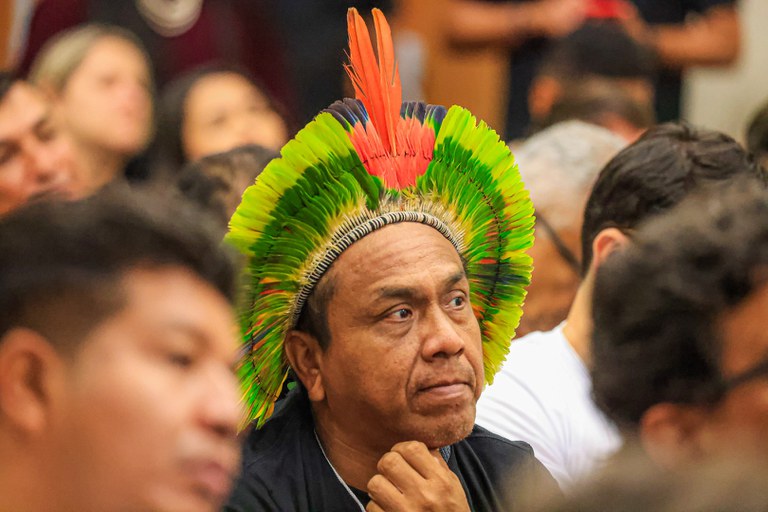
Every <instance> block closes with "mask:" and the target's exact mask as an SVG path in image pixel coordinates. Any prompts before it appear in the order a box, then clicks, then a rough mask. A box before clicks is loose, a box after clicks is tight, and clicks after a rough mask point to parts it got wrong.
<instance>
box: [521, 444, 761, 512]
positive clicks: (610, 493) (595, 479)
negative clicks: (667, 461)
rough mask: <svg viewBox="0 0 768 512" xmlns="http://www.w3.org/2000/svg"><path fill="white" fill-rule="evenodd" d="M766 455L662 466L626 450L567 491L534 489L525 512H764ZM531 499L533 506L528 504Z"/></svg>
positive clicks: (524, 507)
mask: <svg viewBox="0 0 768 512" xmlns="http://www.w3.org/2000/svg"><path fill="white" fill-rule="evenodd" d="M766 482H768V467H766V463H765V461H764V460H762V461H755V460H751V459H748V460H744V459H737V458H725V459H717V460H708V461H699V462H698V463H696V464H690V465H687V466H686V467H685V470H684V471H675V472H668V471H660V470H659V468H658V467H656V466H654V465H652V464H649V463H648V460H647V458H645V457H644V456H643V455H642V454H641V453H638V452H632V453H624V454H622V456H621V457H617V459H616V460H613V461H611V463H610V464H609V465H608V467H606V468H605V470H604V471H600V472H599V473H598V474H596V475H593V476H591V477H590V478H588V479H587V480H586V481H584V482H582V483H580V484H579V485H578V486H577V487H576V488H575V489H573V491H572V492H571V493H569V494H568V495H566V496H541V495H536V494H532V495H531V496H530V497H529V498H527V500H528V501H527V502H526V505H524V506H523V507H521V508H520V510H522V511H524V512H606V511H612V510H616V511H621V512H648V511H653V512H725V511H727V512H765V511H766V510H768V494H767V493H766V492H765V483H766ZM528 503H530V505H529V504H528Z"/></svg>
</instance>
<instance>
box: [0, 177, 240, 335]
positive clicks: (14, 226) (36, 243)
mask: <svg viewBox="0 0 768 512" xmlns="http://www.w3.org/2000/svg"><path fill="white" fill-rule="evenodd" d="M219 242H220V238H219V237H218V236H216V230H215V229H213V228H212V226H210V225H209V224H208V223H207V221H206V220H205V219H204V218H202V217H201V216H200V215H198V214H197V213H196V212H195V211H194V210H193V209H192V208H191V207H189V206H188V205H182V204H176V202H174V201H171V200H170V199H169V198H167V197H155V196H154V195H139V194H138V193H136V192H129V191H127V190H124V189H111V190H109V191H105V192H104V193H103V194H99V195H97V196H95V197H92V198H90V199H86V200H84V201H80V202H45V203H36V204H32V205H29V206H26V207H23V208H20V209H19V210H17V211H14V212H12V213H11V214H9V215H8V216H7V217H5V218H3V219H2V221H0V268H2V272H0V338H2V336H3V335H4V334H5V333H6V332H7V331H9V330H10V329H11V328H13V327H27V328H29V329H32V330H34V331H37V332H40V333H41V334H43V335H44V336H45V337H46V338H47V339H49V340H51V341H52V342H54V343H60V347H58V348H61V349H66V348H67V347H69V346H70V345H71V344H76V343H79V342H80V341H81V340H82V339H84V337H85V334H87V333H88V332H89V331H90V329H91V328H93V327H94V326H95V325H97V324H99V323H100V322H101V321H102V320H103V319H105V318H106V317H108V316H109V315H110V314H113V313H114V312H115V311H117V310H118V309H119V308H120V307H121V306H122V305H123V301H124V299H125V297H124V296H123V293H122V290H121V279H122V278H123V277H124V275H125V274H126V273H128V272H129V271H131V270H133V269H136V268H148V269H153V268H163V267H168V266H178V267H183V268H187V269H189V270H191V271H192V272H194V273H195V274H196V275H198V276H199V277H200V278H201V279H202V280H203V281H205V282H207V283H209V284H210V285H211V286H212V287H214V288H215V289H217V290H218V291H219V292H221V293H222V294H223V295H224V296H225V297H227V298H228V299H229V300H230V301H232V300H233V299H234V295H235V285H234V274H235V271H234V268H233V264H232V262H231V260H230V257H229V256H228V255H227V254H226V253H225V252H223V249H222V248H221V247H220V244H219Z"/></svg>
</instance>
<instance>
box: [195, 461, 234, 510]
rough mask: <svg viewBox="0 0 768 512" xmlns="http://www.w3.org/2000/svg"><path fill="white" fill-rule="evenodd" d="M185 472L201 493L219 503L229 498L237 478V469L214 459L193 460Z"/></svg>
mask: <svg viewBox="0 0 768 512" xmlns="http://www.w3.org/2000/svg"><path fill="white" fill-rule="evenodd" d="M184 471H185V474H186V475H187V476H188V477H189V478H190V479H191V480H192V482H193V483H194V485H195V487H196V488H197V489H198V490H199V491H201V493H203V494H204V495H205V496H206V497H208V498H210V499H211V500H213V501H217V502H222V501H223V500H225V499H226V498H227V497H228V496H229V493H230V491H231V490H232V485H233V481H234V478H235V476H236V469H235V468H233V467H231V466H230V465H226V464H223V463H221V462H219V461H217V460H214V459H198V460H191V461H189V462H187V463H186V464H185V466H184Z"/></svg>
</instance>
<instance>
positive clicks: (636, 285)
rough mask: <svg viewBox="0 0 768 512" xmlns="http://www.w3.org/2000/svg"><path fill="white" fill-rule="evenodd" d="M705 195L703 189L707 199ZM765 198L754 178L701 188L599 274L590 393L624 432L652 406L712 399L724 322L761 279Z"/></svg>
mask: <svg viewBox="0 0 768 512" xmlns="http://www.w3.org/2000/svg"><path fill="white" fill-rule="evenodd" d="M704 192H707V193H706V194H705V193H704ZM766 265H768V192H766V189H765V184H764V183H763V182H758V181H757V180H754V179H746V178H744V179H743V181H742V180H737V181H736V182H735V184H734V183H731V184H730V186H727V185H721V186H720V187H713V188H712V189H711V190H707V191H700V192H697V193H695V194H694V195H692V196H691V197H689V198H688V199H686V200H685V201H684V202H683V203H682V204H681V205H679V206H678V207H677V208H675V209H674V210H672V211H671V212H669V213H667V214H665V215H663V216H662V217H660V218H657V219H654V221H652V222H651V223H650V224H648V225H647V226H645V227H644V228H643V229H641V231H640V232H638V234H637V235H636V237H635V240H634V243H633V244H631V245H630V246H629V248H627V250H626V251H624V252H622V253H618V254H616V255H614V256H612V257H610V258H608V260H607V261H606V262H605V264H604V265H601V267H600V268H599V269H598V272H597V277H596V282H595V288H594V294H593V312H594V324H595V325H594V334H593V340H592V364H593V368H592V379H593V393H594V397H595V401H596V403H597V404H598V406H599V407H600V408H601V409H602V410H603V411H604V412H605V413H606V414H607V415H608V416H609V417H610V418H611V419H612V420H613V421H614V422H616V423H617V424H618V425H619V426H620V427H621V428H622V429H623V430H624V431H625V432H628V433H631V432H633V431H635V430H636V428H637V426H638V425H639V422H640V421H641V419H642V416H643V414H644V413H645V411H646V410H647V409H648V408H649V407H651V406H652V405H654V404H658V403H664V402H670V403H691V404H697V403H699V404H706V403H714V402H716V401H717V400H718V399H719V398H720V397H721V396H722V394H723V392H724V391H725V390H726V389H727V387H726V381H725V380H724V378H723V376H722V375H721V371H720V370H721V367H720V361H721V350H722V347H723V339H722V336H723V334H722V332H721V328H720V324H719V321H720V320H721V319H722V315H724V314H726V313H727V312H728V311H730V310H731V309H732V308H734V307H736V306H737V305H739V304H740V303H742V302H743V301H744V300H745V299H747V298H748V297H750V295H751V294H752V293H753V292H754V291H755V290H756V289H757V288H758V287H762V286H765V285H766V284H768V279H766V277H765V276H764V275H763V276H762V277H760V275H759V274H757V273H756V272H755V271H756V270H758V269H760V268H765V267H766Z"/></svg>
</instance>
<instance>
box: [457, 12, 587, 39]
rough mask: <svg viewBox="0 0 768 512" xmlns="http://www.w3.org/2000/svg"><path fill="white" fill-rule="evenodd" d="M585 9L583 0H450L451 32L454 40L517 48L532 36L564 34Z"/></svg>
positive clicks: (579, 21)
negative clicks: (495, 1) (510, 0)
mask: <svg viewBox="0 0 768 512" xmlns="http://www.w3.org/2000/svg"><path fill="white" fill-rule="evenodd" d="M584 13H585V6H584V1H583V0H539V1H529V2H520V3H515V2H504V3H489V2H481V1H476V0H451V2H450V3H449V12H448V32H449V38H450V40H451V42H453V43H455V44H464V45H478V46H479V45H499V46H507V47H513V48H514V47H516V46H519V45H520V44H522V43H523V42H525V41H526V40H528V39H530V38H533V37H538V36H545V37H558V36H562V35H565V34H567V33H568V32H570V31H572V30H574V29H575V28H576V27H578V26H579V24H581V22H582V21H583V20H584Z"/></svg>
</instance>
